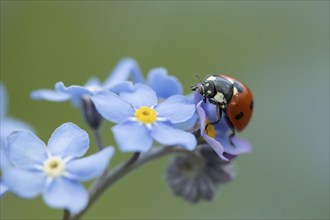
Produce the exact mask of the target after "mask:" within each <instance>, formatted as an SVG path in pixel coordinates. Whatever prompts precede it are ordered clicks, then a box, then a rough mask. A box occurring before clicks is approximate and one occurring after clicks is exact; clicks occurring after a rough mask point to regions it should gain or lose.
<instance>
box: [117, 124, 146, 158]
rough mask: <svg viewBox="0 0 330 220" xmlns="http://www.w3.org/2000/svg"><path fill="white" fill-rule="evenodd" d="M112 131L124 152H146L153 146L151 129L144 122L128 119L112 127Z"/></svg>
mask: <svg viewBox="0 0 330 220" xmlns="http://www.w3.org/2000/svg"><path fill="white" fill-rule="evenodd" d="M112 132H113V135H114V137H115V140H116V142H117V144H118V147H119V150H120V151H122V152H146V151H148V150H149V149H150V148H151V145H152V138H151V136H150V131H149V130H148V129H147V128H146V126H144V125H142V124H139V123H137V122H130V121H128V122H125V123H123V124H118V125H116V126H114V127H112Z"/></svg>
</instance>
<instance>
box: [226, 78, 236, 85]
mask: <svg viewBox="0 0 330 220" xmlns="http://www.w3.org/2000/svg"><path fill="white" fill-rule="evenodd" d="M226 79H227V80H228V81H229V82H230V83H231V84H234V80H233V79H231V78H227V77H226Z"/></svg>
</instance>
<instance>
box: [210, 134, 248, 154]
mask: <svg viewBox="0 0 330 220" xmlns="http://www.w3.org/2000/svg"><path fill="white" fill-rule="evenodd" d="M216 139H217V140H218V141H219V142H221V144H222V146H223V147H224V151H225V152H226V153H228V154H231V155H235V156H236V155H240V154H246V153H250V152H251V151H252V145H251V144H250V143H249V142H248V141H247V140H245V139H242V138H238V137H233V138H232V141H233V144H234V146H233V145H231V144H230V142H229V135H222V136H221V137H219V136H217V137H216Z"/></svg>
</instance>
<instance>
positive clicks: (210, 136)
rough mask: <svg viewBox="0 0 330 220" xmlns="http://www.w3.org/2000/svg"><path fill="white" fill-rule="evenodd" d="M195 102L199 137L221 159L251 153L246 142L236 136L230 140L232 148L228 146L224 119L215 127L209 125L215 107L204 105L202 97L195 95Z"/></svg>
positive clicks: (214, 112)
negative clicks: (198, 122)
mask: <svg viewBox="0 0 330 220" xmlns="http://www.w3.org/2000/svg"><path fill="white" fill-rule="evenodd" d="M196 102H197V104H196V109H197V112H198V115H199V121H200V133H201V136H202V137H203V139H204V140H205V141H206V143H208V144H209V145H210V146H211V147H212V148H213V150H214V151H215V152H216V153H217V154H218V155H219V157H220V158H221V159H223V160H228V159H231V158H233V157H235V156H237V155H240V154H244V153H249V152H251V151H252V146H251V144H250V143H249V142H248V141H247V140H245V139H242V138H238V137H236V136H234V137H233V138H232V142H233V143H234V146H233V145H232V144H230V132H231V130H230V128H229V126H228V124H227V122H226V121H225V120H224V119H222V120H221V122H220V123H217V124H216V125H212V124H211V123H210V122H212V121H216V116H217V113H216V108H215V105H212V104H209V103H204V102H203V100H202V97H201V96H200V95H199V94H197V93H196ZM223 117H224V116H223Z"/></svg>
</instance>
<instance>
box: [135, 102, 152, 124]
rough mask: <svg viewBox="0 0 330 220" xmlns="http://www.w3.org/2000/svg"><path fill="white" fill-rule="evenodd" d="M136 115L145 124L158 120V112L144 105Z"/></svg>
mask: <svg viewBox="0 0 330 220" xmlns="http://www.w3.org/2000/svg"><path fill="white" fill-rule="evenodd" d="M135 117H136V119H137V120H138V121H140V122H142V123H144V124H150V123H153V122H155V121H156V119H157V112H156V111H155V110H154V109H152V108H149V107H147V106H142V107H140V108H139V109H137V110H136V111H135Z"/></svg>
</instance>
